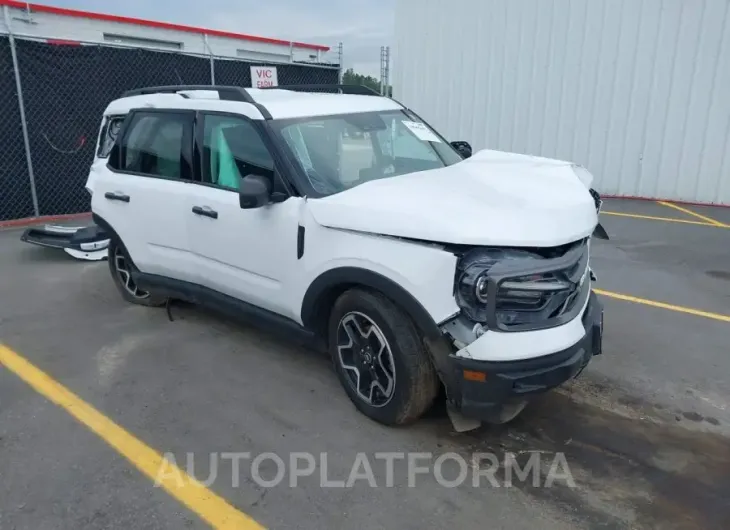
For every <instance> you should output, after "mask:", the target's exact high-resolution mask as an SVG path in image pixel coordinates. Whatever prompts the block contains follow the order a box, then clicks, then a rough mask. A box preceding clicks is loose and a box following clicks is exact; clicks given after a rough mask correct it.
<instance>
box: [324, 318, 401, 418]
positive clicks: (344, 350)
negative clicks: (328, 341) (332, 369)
mask: <svg viewBox="0 0 730 530" xmlns="http://www.w3.org/2000/svg"><path fill="white" fill-rule="evenodd" d="M337 353H338V356H339V361H340V365H341V366H342V368H343V369H344V372H345V375H346V376H347V380H348V382H349V383H350V386H351V387H352V389H353V390H355V392H356V393H357V395H358V397H359V398H360V399H361V400H362V401H364V402H365V403H367V404H368V405H371V406H373V407H383V406H385V405H387V404H388V403H389V402H390V400H391V398H392V397H393V391H394V390H395V362H394V361H393V352H392V351H391V348H390V344H388V340H387V339H386V338H385V335H384V334H383V332H382V330H381V329H380V328H379V327H378V326H377V324H375V322H373V321H372V319H371V318H370V317H368V316H367V315H364V314H362V313H359V312H351V313H347V314H346V315H345V316H343V317H342V319H340V323H339V324H338V326H337Z"/></svg>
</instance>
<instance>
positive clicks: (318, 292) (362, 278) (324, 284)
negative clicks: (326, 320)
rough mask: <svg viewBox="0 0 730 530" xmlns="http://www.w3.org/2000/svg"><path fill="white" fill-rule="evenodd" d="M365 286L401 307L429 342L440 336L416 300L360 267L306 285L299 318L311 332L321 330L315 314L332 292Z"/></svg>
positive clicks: (333, 271)
mask: <svg viewBox="0 0 730 530" xmlns="http://www.w3.org/2000/svg"><path fill="white" fill-rule="evenodd" d="M357 286H360V287H366V288H370V289H373V290H376V291H379V292H380V293H382V294H383V295H385V296H387V297H388V298H390V299H391V300H392V301H393V302H394V303H396V304H397V305H398V306H400V307H401V308H402V309H403V310H404V311H405V312H406V313H408V315H409V316H410V317H411V318H412V319H413V321H414V323H415V324H416V326H418V328H419V329H420V330H421V332H423V334H424V336H425V337H426V338H429V339H437V338H439V337H441V332H440V331H439V329H438V326H437V325H436V322H434V320H433V318H432V317H431V315H430V314H429V313H428V311H426V309H425V308H424V307H423V305H421V303H420V302H419V301H418V300H416V298H415V297H414V296H413V295H412V294H411V293H409V292H408V291H406V290H405V289H404V288H403V287H401V286H400V285H398V284H397V283H396V282H394V281H393V280H391V279H390V278H388V277H386V276H383V275H382V274H380V273H378V272H374V271H371V270H368V269H361V268H359V267H338V268H334V269H330V270H328V271H325V272H323V273H322V274H320V275H319V276H317V278H316V279H315V280H314V281H313V282H312V283H311V284H310V285H309V288H308V289H307V292H306V293H305V295H304V298H303V300H302V310H301V318H302V323H303V324H304V326H305V327H306V328H308V329H311V330H318V329H321V328H320V327H319V326H318V325H317V324H318V315H321V314H322V313H321V312H322V309H324V308H323V304H332V303H334V300H332V293H333V292H335V293H339V292H340V291H339V289H338V288H341V287H357Z"/></svg>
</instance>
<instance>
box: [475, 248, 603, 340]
mask: <svg viewBox="0 0 730 530" xmlns="http://www.w3.org/2000/svg"><path fill="white" fill-rule="evenodd" d="M588 253H589V247H588V241H587V240H585V241H582V242H580V244H578V245H575V246H572V247H571V248H570V249H569V250H568V251H567V252H566V253H565V254H564V255H562V256H559V257H556V258H551V259H545V260H540V261H538V262H535V261H532V264H533V265H534V268H533V270H531V271H530V270H525V269H523V270H519V271H517V272H516V273H514V274H510V273H508V272H507V271H505V274H502V275H500V276H498V277H494V276H493V275H491V274H490V280H491V281H493V282H494V284H495V285H494V287H495V289H494V291H493V292H494V293H495V296H494V298H493V301H492V304H491V306H492V307H491V308H490V311H489V313H490V315H489V316H490V318H489V320H490V321H491V322H490V324H491V325H490V327H492V328H494V327H495V326H496V327H497V328H499V329H501V330H503V331H525V330H534V329H544V328H549V327H554V326H559V325H561V324H564V323H565V322H568V321H569V320H572V319H573V318H575V316H577V314H578V312H579V311H580V309H581V308H582V307H583V303H584V302H585V300H586V298H587V296H588V294H590V288H591V287H590V283H591V281H590V277H589V274H588Z"/></svg>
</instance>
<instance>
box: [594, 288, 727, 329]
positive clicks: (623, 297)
mask: <svg viewBox="0 0 730 530" xmlns="http://www.w3.org/2000/svg"><path fill="white" fill-rule="evenodd" d="M593 291H594V292H595V293H596V294H600V295H603V296H607V297H609V298H615V299H616V300H623V301H624V302H633V303H635V304H643V305H648V306H651V307H658V308H660V309H668V310H669V311H676V312H677V313H687V314H688V315H695V316H698V317H704V318H710V319H712V320H719V321H720V322H730V315H721V314H720V313H711V312H709V311H700V310H699V309H692V308H691V307H683V306H679V305H673V304H665V303H664V302H656V301H654V300H647V299H646V298H638V297H636V296H629V295H627V294H620V293H614V292H611V291H604V290H603V289H593Z"/></svg>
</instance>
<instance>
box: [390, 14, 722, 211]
mask: <svg viewBox="0 0 730 530" xmlns="http://www.w3.org/2000/svg"><path fill="white" fill-rule="evenodd" d="M395 28H396V31H395V33H396V39H395V46H394V50H393V51H394V55H393V60H394V65H393V73H392V79H393V90H394V96H395V97H396V98H397V99H399V100H401V101H403V103H405V104H407V105H409V106H412V107H413V108H414V110H416V111H417V112H418V113H419V114H421V115H422V116H423V117H424V119H426V120H427V121H429V122H430V123H432V125H434V126H435V127H437V128H438V129H440V130H441V131H442V132H444V134H445V135H447V136H448V137H449V138H452V139H455V140H456V139H464V140H469V141H471V142H472V144H473V146H474V147H475V148H477V149H478V148H485V147H486V148H490V149H499V150H507V151H516V152H520V153H529V154H535V155H542V156H547V157H551V158H558V159H563V160H571V161H575V162H577V163H579V164H582V165H584V166H586V167H587V168H588V169H589V170H590V171H591V172H593V174H594V175H595V176H596V184H597V188H598V189H599V190H600V191H601V192H602V193H605V194H613V195H625V196H641V197H650V198H664V199H675V200H687V201H698V202H706V203H722V204H730V0H450V1H449V2H444V1H443V0H398V3H397V9H396V25H395Z"/></svg>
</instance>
